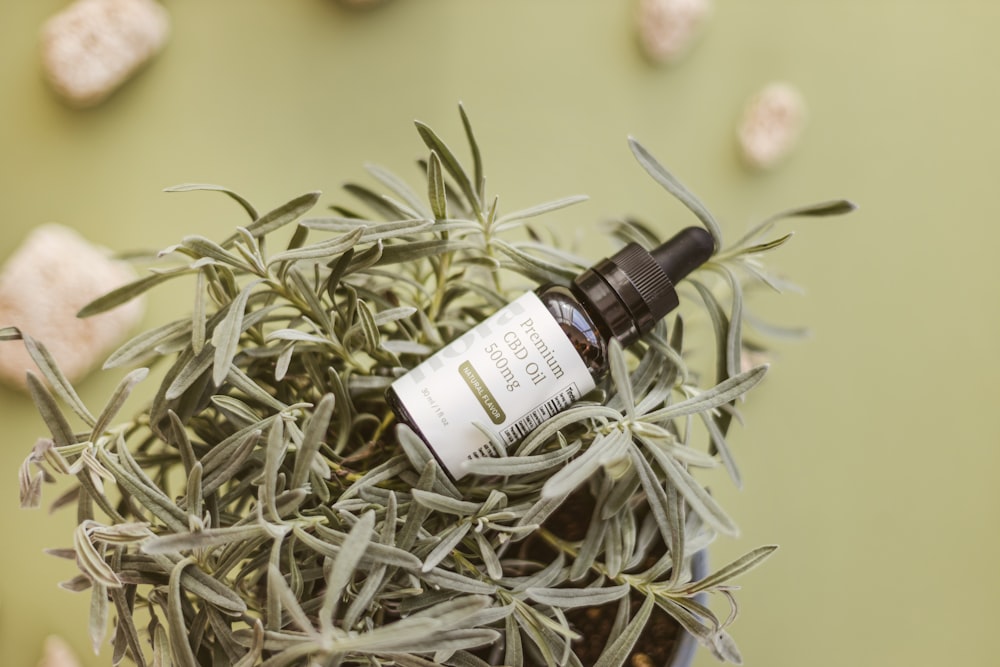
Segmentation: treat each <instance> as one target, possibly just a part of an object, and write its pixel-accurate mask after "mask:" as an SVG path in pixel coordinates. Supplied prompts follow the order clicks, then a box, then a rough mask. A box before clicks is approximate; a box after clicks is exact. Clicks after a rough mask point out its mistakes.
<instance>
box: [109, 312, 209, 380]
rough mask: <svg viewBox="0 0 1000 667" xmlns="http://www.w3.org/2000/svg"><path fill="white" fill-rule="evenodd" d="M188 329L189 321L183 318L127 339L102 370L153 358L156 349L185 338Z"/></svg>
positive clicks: (112, 354)
mask: <svg viewBox="0 0 1000 667" xmlns="http://www.w3.org/2000/svg"><path fill="white" fill-rule="evenodd" d="M190 327H191V319H189V318H183V319H180V320H174V321H173V322H169V323H167V324H164V325H162V326H159V327H156V328H155V329H150V330H149V331H144V332H142V333H141V334H138V335H137V336H135V337H133V338H131V339H129V340H128V341H126V342H125V343H123V344H122V345H121V346H120V347H119V348H118V349H117V350H115V351H114V352H112V353H111V356H109V357H108V359H107V361H105V362H104V366H103V369H104V370H109V369H111V368H118V367H119V366H125V365H127V364H130V363H132V362H134V361H137V360H139V359H143V358H145V357H147V356H153V355H155V354H156V348H157V347H159V346H161V345H166V344H168V343H169V342H170V341H172V340H174V339H179V338H181V337H182V336H185V334H186V333H187V332H188V330H189V328H190Z"/></svg>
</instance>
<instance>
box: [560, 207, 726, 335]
mask: <svg viewBox="0 0 1000 667" xmlns="http://www.w3.org/2000/svg"><path fill="white" fill-rule="evenodd" d="M714 251H715V241H714V240H713V239H712V235H711V234H709V233H708V232H707V231H705V230H704V229H702V228H701V227H688V228H686V229H682V230H681V231H680V232H678V233H677V234H676V235H674V236H673V237H672V238H671V239H670V240H668V241H667V242H666V243H664V244H663V245H661V246H659V247H658V248H654V249H653V251H652V252H650V251H648V250H646V249H645V248H643V247H642V246H640V245H639V244H638V243H629V244H628V245H626V246H625V247H624V248H622V249H621V250H619V251H618V252H616V253H615V254H614V255H612V256H611V257H609V258H608V259H605V260H602V261H600V262H598V263H597V264H596V265H594V266H593V267H591V268H590V269H587V270H586V271H584V272H583V273H582V274H580V275H579V276H578V277H577V278H576V280H574V281H573V286H574V287H575V291H576V292H577V294H578V296H580V298H581V299H582V300H583V301H585V302H587V303H589V305H590V306H591V312H592V314H594V315H595V316H597V317H599V318H600V319H602V320H603V321H604V322H605V324H606V325H607V327H608V329H609V330H610V331H611V334H612V335H613V336H614V337H615V338H617V339H618V340H619V341H621V343H622V344H623V345H628V344H630V343H632V342H634V341H635V340H636V339H637V338H638V337H639V336H641V335H642V334H644V333H646V332H648V331H649V330H650V329H652V328H653V325H655V324H656V323H657V322H659V321H660V320H661V319H662V318H663V317H664V316H666V314H667V313H669V312H670V311H671V310H673V309H674V308H676V307H677V305H678V298H677V290H676V289H675V288H674V285H675V284H677V283H678V282H680V281H681V280H682V279H683V278H684V277H685V276H687V275H688V274H689V273H691V272H692V271H694V270H695V269H696V268H698V267H699V266H701V265H702V264H704V263H705V262H706V261H707V260H708V259H709V258H710V257H711V256H712V253H713V252H714Z"/></svg>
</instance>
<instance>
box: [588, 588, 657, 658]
mask: <svg viewBox="0 0 1000 667" xmlns="http://www.w3.org/2000/svg"><path fill="white" fill-rule="evenodd" d="M653 606H654V598H653V596H652V595H647V596H646V599H645V600H644V601H643V603H642V606H641V607H639V611H638V612H637V613H636V615H635V617H634V618H633V619H632V620H631V621H629V624H628V625H626V626H625V630H624V632H622V633H621V634H620V635H618V636H617V637H615V638H614V640H613V641H611V642H610V643H609V644H608V645H607V646H606V647H605V648H604V651H602V652H601V655H600V657H599V658H597V662H595V663H594V667H621V666H622V665H624V664H625V661H626V660H627V659H628V656H629V654H630V653H631V652H632V648H633V647H634V646H635V644H636V642H637V641H639V636H640V635H641V634H642V631H643V630H645V629H646V623H648V622H649V617H650V616H652V614H653Z"/></svg>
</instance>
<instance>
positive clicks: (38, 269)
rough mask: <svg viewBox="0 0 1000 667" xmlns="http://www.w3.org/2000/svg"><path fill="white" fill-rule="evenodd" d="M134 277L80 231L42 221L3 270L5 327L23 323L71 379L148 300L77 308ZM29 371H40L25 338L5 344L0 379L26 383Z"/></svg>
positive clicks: (0, 299)
mask: <svg viewBox="0 0 1000 667" xmlns="http://www.w3.org/2000/svg"><path fill="white" fill-rule="evenodd" d="M135 277H136V275H135V272H134V271H133V270H132V268H131V267H130V266H129V265H128V264H126V263H124V262H120V261H115V260H112V259H111V258H109V256H108V253H107V251H106V250H104V249H103V248H100V247H98V246H95V245H93V244H91V243H89V242H88V241H86V240H85V239H84V238H83V237H81V236H80V235H79V234H77V233H76V232H75V231H73V230H71V229H69V228H67V227H63V226H60V225H43V226H41V227H39V228H37V229H35V230H34V231H33V232H32V233H31V234H30V235H29V236H28V238H27V239H25V241H24V243H22V244H21V247H20V248H18V249H17V250H16V251H15V252H14V254H13V255H12V256H11V257H10V258H9V259H8V260H7V262H6V263H5V264H4V266H3V269H2V270H0V326H16V327H18V328H19V329H21V330H22V331H23V332H25V333H27V334H28V335H29V336H31V337H32V338H34V339H36V340H38V341H40V342H41V343H42V344H43V345H45V347H46V348H48V350H49V352H51V353H52V356H53V357H55V360H56V362H57V363H58V364H59V367H60V368H61V369H62V371H63V372H64V373H65V374H66V376H67V377H68V378H69V379H70V380H71V381H73V380H78V379H80V378H81V377H83V376H84V375H85V374H86V373H87V371H89V370H90V369H92V368H94V367H95V366H97V365H98V364H99V363H101V362H103V361H104V359H105V357H106V356H107V355H108V354H110V353H111V352H112V351H114V350H115V348H116V347H117V346H118V345H119V344H121V343H122V342H123V341H124V340H125V338H126V336H127V335H128V333H129V331H130V330H131V329H132V328H133V327H134V326H135V325H136V324H137V323H138V322H139V319H140V318H141V317H142V313H143V304H142V301H141V300H138V299H137V300H133V301H131V302H129V303H127V304H124V305H122V306H119V307H118V308H115V309H113V310H110V311H108V312H105V313H101V314H100V315H95V316H93V317H88V318H86V319H80V318H78V317H77V316H76V313H77V312H78V311H79V310H80V309H81V308H82V307H83V306H85V305H87V304H88V303H90V302H91V301H93V300H94V299H95V298H97V297H99V296H101V295H102V294H105V293H107V292H110V291H111V290H112V289H114V288H116V287H119V286H121V285H124V284H125V283H127V282H130V281H132V280H134V279H135ZM27 370H32V371H34V372H35V374H36V375H37V374H38V372H37V369H36V366H35V364H34V362H33V361H32V360H31V357H29V356H28V352H27V350H26V349H25V347H24V343H22V342H21V341H6V342H3V343H0V380H2V381H4V382H5V383H7V384H10V385H13V386H15V387H21V388H23V387H24V386H25V379H24V378H25V371H27Z"/></svg>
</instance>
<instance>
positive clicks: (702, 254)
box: [386, 227, 715, 480]
mask: <svg viewBox="0 0 1000 667" xmlns="http://www.w3.org/2000/svg"><path fill="white" fill-rule="evenodd" d="M714 250H715V244H714V241H713V239H712V236H711V235H710V234H709V233H708V232H707V231H705V230H704V229H702V228H700V227H688V228H686V229H683V230H681V231H680V232H679V233H677V234H676V235H675V236H673V237H672V238H671V239H669V240H668V241H666V242H665V243H663V244H662V245H660V246H659V247H657V248H654V249H653V250H652V251H649V250H646V249H645V248H643V247H642V246H640V245H639V244H637V243H629V244H628V245H626V246H625V247H624V248H622V249H621V250H619V251H618V252H617V253H615V254H614V255H612V256H611V257H609V258H607V259H604V260H602V261H600V262H598V263H597V264H595V265H594V266H592V267H591V268H589V269H587V270H586V271H584V272H583V273H581V274H580V275H579V276H577V277H576V279H574V280H573V282H572V283H571V284H570V285H569V286H568V287H564V286H561V285H543V286H542V287H540V288H538V289H537V290H535V291H533V292H528V293H526V294H524V295H522V296H521V297H519V298H517V299H516V300H514V301H512V302H511V303H509V304H508V305H507V306H504V307H503V308H501V309H500V310H498V311H497V312H496V313H494V314H493V315H492V316H490V317H489V318H487V319H486V320H484V321H483V322H481V323H479V324H478V325H476V326H475V327H473V328H472V329H470V330H469V331H467V332H466V333H464V334H463V335H462V336H460V337H459V338H457V339H455V340H454V341H452V342H451V343H449V344H448V345H447V346H445V347H444V348H442V349H441V350H440V351H438V352H437V353H435V354H434V355H433V356H431V357H429V358H428V359H426V360H425V361H424V362H423V363H421V364H420V365H418V366H417V367H415V368H414V369H412V370H411V371H409V372H408V373H406V374H405V375H403V376H401V377H399V378H397V379H396V380H395V381H394V382H393V383H392V385H391V386H390V387H389V389H388V390H387V391H386V400H387V401H388V403H389V406H390V407H391V408H392V410H393V412H395V414H396V417H397V419H398V421H399V422H401V423H403V424H406V425H407V426H409V427H410V428H411V429H412V430H413V431H414V433H416V434H417V436H419V437H420V438H421V439H422V440H423V441H424V442H425V443H426V444H427V447H428V448H429V449H430V451H431V452H432V453H433V454H434V456H435V457H436V458H437V460H438V462H439V463H440V464H441V466H442V468H444V470H445V471H446V472H447V473H448V475H449V476H450V477H451V478H452V479H456V480H457V479H459V478H461V477H463V476H465V474H466V470H465V468H464V465H463V464H464V462H465V461H467V460H469V459H475V458H482V457H486V456H496V455H497V452H496V451H495V449H494V445H493V444H492V442H491V439H490V437H489V436H487V435H486V434H485V433H484V432H483V430H482V429H488V430H489V431H490V432H491V434H492V435H493V436H494V440H496V441H499V442H501V443H503V444H504V445H505V446H508V447H509V446H511V445H513V444H515V443H517V442H518V441H520V440H521V439H522V438H524V437H525V436H526V435H527V434H528V433H530V432H531V431H532V430H534V429H535V428H537V427H538V426H539V425H540V424H541V423H542V422H543V421H545V420H546V419H548V418H549V417H551V416H552V415H554V414H556V413H558V412H561V411H562V410H565V409H566V408H568V407H569V406H570V405H572V404H573V403H574V402H576V401H577V400H579V399H580V398H581V397H583V396H584V395H585V394H586V393H588V392H589V391H590V390H592V389H593V388H594V387H595V386H596V383H597V381H599V380H600V379H601V378H602V377H603V376H604V375H605V374H606V373H607V372H608V356H607V350H608V345H609V344H610V341H611V339H617V340H618V341H619V342H620V343H621V344H622V345H623V346H628V345H630V344H632V343H634V342H635V341H636V340H638V338H639V337H640V336H642V335H643V334H645V333H647V332H648V331H650V330H651V329H652V328H653V326H654V325H655V324H656V323H657V322H658V321H660V320H661V319H662V318H663V317H665V316H666V315H667V314H668V313H669V312H670V311H672V310H673V309H674V308H676V307H677V306H678V296H677V290H676V289H675V284H676V283H677V282H679V281H680V280H682V279H683V278H684V277H685V276H687V275H688V274H689V273H691V272H692V271H694V270H695V269H696V268H698V267H699V266H701V265H702V264H703V263H704V262H705V261H706V260H708V259H709V257H711V256H712V253H713V252H714Z"/></svg>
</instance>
